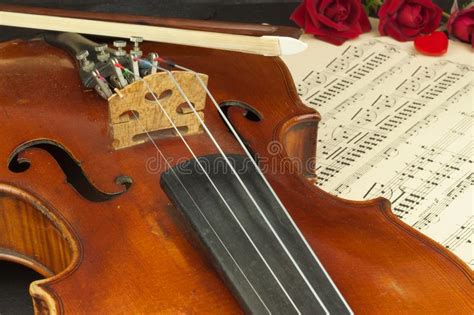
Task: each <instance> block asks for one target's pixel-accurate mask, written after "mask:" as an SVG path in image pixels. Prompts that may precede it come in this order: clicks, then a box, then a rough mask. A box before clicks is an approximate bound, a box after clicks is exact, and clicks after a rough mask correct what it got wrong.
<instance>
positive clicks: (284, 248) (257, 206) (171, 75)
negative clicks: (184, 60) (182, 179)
mask: <svg viewBox="0 0 474 315" xmlns="http://www.w3.org/2000/svg"><path fill="white" fill-rule="evenodd" d="M171 65H172V66H174V67H176V68H178V69H181V70H184V71H188V72H191V73H194V74H195V75H196V76H197V77H198V80H199V81H200V82H201V83H202V85H204V86H205V84H204V82H202V80H200V77H199V75H198V74H197V73H196V72H194V71H192V70H190V69H187V68H185V67H182V66H179V65H177V64H175V63H172V64H171ZM156 69H157V70H161V71H165V72H166V73H168V75H169V76H170V78H171V79H172V80H173V82H174V84H175V85H176V87H177V89H178V91H179V92H180V94H181V96H182V97H183V98H184V99H185V101H186V103H187V104H188V106H189V108H190V109H191V110H192V112H193V113H194V115H195V116H196V117H197V119H198V120H199V123H200V124H201V126H202V127H203V129H204V130H205V131H206V133H207V134H208V136H209V138H210V139H211V140H212V142H213V143H214V145H215V147H216V148H217V149H218V151H219V153H220V154H221V156H222V157H223V158H224V160H225V162H226V163H227V165H228V166H229V168H230V170H231V172H232V173H233V175H234V176H235V177H236V178H237V180H238V182H239V184H240V185H241V187H242V188H243V189H244V191H245V192H246V194H247V195H248V196H249V198H250V200H251V201H252V203H253V204H254V205H255V207H256V209H257V211H258V212H259V214H260V216H261V217H262V218H263V219H264V221H265V223H266V224H267V226H268V227H269V228H270V230H271V231H272V233H273V235H274V236H275V238H276V239H277V240H278V242H279V244H280V246H281V247H282V248H283V250H284V251H285V253H286V255H287V256H288V257H289V258H290V260H291V262H292V264H293V265H294V267H295V268H296V270H297V271H298V273H299V274H300V276H301V277H302V279H303V281H304V282H305V284H306V285H307V286H308V288H309V289H310V291H311V293H312V294H313V295H314V297H315V298H316V299H317V301H318V302H319V303H320V304H321V306H322V308H323V309H324V310H325V312H326V313H327V314H329V311H328V310H327V308H326V306H325V305H324V303H323V301H322V300H321V298H320V297H319V295H318V294H317V292H316V290H315V289H314V287H313V286H312V284H311V283H310V282H309V280H308V278H307V277H306V275H305V274H304V272H303V271H302V270H301V268H300V266H299V264H298V263H297V262H296V260H295V258H294V257H293V256H292V254H291V253H290V251H289V250H288V248H287V246H286V245H285V244H284V242H283V240H282V239H281V238H280V236H279V235H278V233H277V232H276V230H275V229H274V227H273V226H272V224H271V223H270V221H269V220H268V218H267V216H266V215H265V213H264V212H263V210H262V208H261V207H260V205H259V204H258V203H257V201H256V200H255V198H254V197H253V195H252V194H251V192H250V191H249V189H248V188H247V186H246V185H245V183H244V182H243V180H242V178H241V177H240V176H239V175H238V173H237V171H236V170H235V168H234V167H233V166H232V163H230V161H229V159H228V158H227V156H226V155H225V153H224V151H223V150H222V148H221V146H220V145H219V144H218V142H217V140H216V139H215V137H214V136H213V134H212V133H211V132H210V130H209V129H208V127H207V125H206V124H205V123H204V121H203V120H202V118H201V117H200V116H199V114H198V113H197V111H196V109H195V108H194V106H192V104H191V102H190V100H189V98H188V97H187V95H186V93H184V91H183V89H182V87H181V85H180V84H179V83H178V82H177V80H176V79H175V77H174V75H173V73H172V72H171V71H169V70H168V69H165V68H162V67H160V66H156ZM205 90H206V94H208V95H209V94H210V91H209V90H208V89H207V87H206V88H205ZM210 98H211V100H213V101H214V102H215V99H214V97H213V96H212V94H211V95H210ZM216 103H217V102H216ZM217 108H218V110H219V111H220V114H221V115H223V113H222V110H220V108H219V106H218V105H217ZM223 116H224V117H225V115H223ZM227 122H228V120H227ZM228 125H231V124H230V123H229V124H228ZM234 132H235V129H234ZM235 133H236V132H235ZM238 139H239V142H240V143H241V146H242V147H243V148H244V150H245V152H246V153H247V156H248V157H249V158H250V160H251V161H252V162H254V167H255V168H256V169H257V170H260V168H259V167H258V165H256V163H255V161H254V160H253V158H252V157H251V155H250V153H249V152H248V150H247V149H246V147H245V145H243V142H242V140H241V138H240V137H239V138H238ZM261 176H262V177H263V178H264V180H265V183H266V185H267V186H268V188H269V189H270V190H271V191H272V192H273V194H274V196H275V197H276V193H275V192H274V191H273V189H272V188H271V186H270V185H269V183H268V181H267V180H266V178H265V176H263V173H262V174H261ZM276 199H277V200H278V201H279V205H280V206H281V207H282V209H283V210H284V212H285V213H286V214H287V216H288V217H289V218H290V221H291V222H293V221H292V220H291V217H290V216H289V214H288V212H287V210H286V209H285V207H284V206H283V204H282V203H281V201H280V200H279V199H278V198H277V197H276ZM293 225H294V228H295V229H296V230H297V231H299V229H298V228H297V227H296V224H295V223H294V222H293ZM299 233H301V232H299ZM299 235H300V237H301V238H302V239H303V240H304V238H303V237H302V235H301V234H299ZM306 246H308V247H309V245H308V244H306ZM309 250H310V252H312V253H313V251H312V250H311V249H310V248H309ZM313 255H314V256H315V254H314V253H313ZM319 265H320V266H321V269H323V268H322V265H321V264H320V263H319ZM323 270H324V269H323ZM325 274H326V276H328V274H327V272H325ZM332 284H333V283H332ZM333 286H334V284H333ZM339 294H340V293H339Z"/></svg>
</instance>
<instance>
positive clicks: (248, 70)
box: [0, 39, 474, 314]
mask: <svg viewBox="0 0 474 315" xmlns="http://www.w3.org/2000/svg"><path fill="white" fill-rule="evenodd" d="M142 49H143V50H144V51H145V52H152V51H157V52H159V53H160V55H161V56H165V58H170V59H172V60H173V61H175V62H177V63H180V64H182V65H186V66H189V67H192V68H193V69H194V70H195V71H198V72H201V73H205V74H207V75H208V76H209V89H210V90H211V92H212V93H213V94H214V96H215V98H216V100H217V101H218V102H223V101H230V100H238V101H240V102H243V103H245V104H248V105H250V106H251V107H252V108H254V109H255V111H256V112H258V114H259V119H248V117H246V115H244V114H245V111H244V110H243V109H242V108H238V107H232V108H230V109H229V110H228V115H229V118H230V120H231V122H232V124H233V125H234V126H235V128H236V130H237V131H238V133H239V134H240V135H241V136H242V138H243V139H245V141H246V143H247V144H248V146H249V147H250V148H251V149H252V151H253V152H254V153H257V154H258V155H259V156H260V158H268V159H270V160H271V159H276V161H277V162H278V163H280V162H281V161H282V160H284V159H285V158H288V157H297V158H300V159H302V160H305V161H307V160H310V157H311V155H312V154H313V153H314V149H315V145H316V138H315V137H316V126H317V121H318V120H319V115H318V114H317V113H316V112H314V111H313V110H311V109H309V108H307V107H305V106H304V105H303V104H302V103H301V101H300V100H299V98H298V96H297V94H296V91H295V87H294V83H293V81H292V79H291V76H290V74H289V72H288V70H287V69H286V67H285V66H284V64H283V63H282V61H281V60H280V59H279V58H276V57H262V56H256V55H248V54H242V53H234V52H225V51H219V50H211V49H204V48H193V47H183V46H174V45H167V44H156V43H145V44H143V47H142ZM0 71H1V73H2V76H1V77H0V121H1V122H2V128H1V129H0V139H1V141H0V160H1V161H2V162H1V163H0V166H1V167H0V231H1V232H0V259H6V260H10V261H13V262H17V263H20V264H24V265H26V266H28V267H31V268H32V269H34V270H36V271H38V272H39V273H41V274H42V275H43V276H44V277H45V278H46V279H44V280H41V281H36V282H34V283H33V284H32V285H31V287H30V293H31V295H32V297H33V301H34V305H35V310H36V311H37V312H38V313H45V314H46V313H66V314H75V313H91V314H94V313H160V314H161V313H163V314H192V313H202V314H210V313H215V314H233V313H241V312H242V311H243V310H242V308H241V307H240V306H239V303H238V300H237V299H236V298H235V297H234V295H233V294H232V292H231V290H229V289H228V287H227V286H226V285H225V283H224V282H223V281H222V280H221V278H220V276H219V273H218V272H217V271H216V270H215V268H214V267H213V265H212V264H211V262H210V261H209V260H208V259H207V258H206V256H205V255H204V254H203V252H202V250H201V248H200V246H198V245H197V244H196V243H195V242H194V240H193V238H191V237H189V236H188V233H187V230H186V227H185V226H184V225H183V224H181V219H180V218H179V217H177V216H176V208H175V206H174V205H173V204H172V203H171V202H170V199H169V198H168V197H167V195H166V194H165V193H164V191H163V189H162V187H161V186H160V176H161V174H162V173H163V172H164V171H166V167H164V166H163V165H161V166H160V163H159V160H160V157H159V156H157V153H156V149H155V147H154V146H153V144H152V143H151V142H147V143H144V144H141V145H137V146H133V147H130V148H126V149H123V150H114V149H113V148H112V145H111V138H110V135H109V133H108V116H107V106H106V105H107V103H106V101H105V100H103V99H102V98H100V97H99V96H98V95H97V94H96V93H94V92H93V91H86V90H84V89H83V87H82V86H81V82H80V80H79V77H78V75H77V72H76V70H75V64H74V61H73V60H72V58H71V57H69V56H68V55H67V54H66V53H65V52H64V51H62V50H60V49H58V48H55V47H52V46H50V45H49V44H47V43H45V42H44V41H42V40H37V39H36V40H30V41H19V40H18V41H10V42H6V43H2V44H0ZM208 101H209V100H208ZM204 114H205V122H206V124H207V125H208V126H210V129H211V131H212V132H213V134H214V136H215V137H216V139H217V140H218V142H219V143H220V144H221V146H222V148H223V150H224V151H225V152H226V153H232V154H242V149H241V148H240V147H239V145H238V143H237V142H236V140H235V139H234V137H233V136H232V134H231V133H230V132H229V131H228V129H227V127H226V126H225V124H224V123H223V121H222V119H221V118H220V117H219V114H218V113H217V111H216V110H215V108H214V107H213V106H212V105H211V104H210V103H208V104H207V105H206V108H205V113H204ZM186 139H187V140H188V141H189V144H190V145H191V147H192V148H193V149H194V150H195V153H196V154H197V156H205V155H210V154H215V153H217V150H216V148H215V147H214V146H213V145H212V143H210V142H209V140H208V138H207V136H206V134H205V133H200V134H197V135H192V136H189V137H186ZM275 141H278V143H281V144H282V149H281V150H280V151H279V152H277V153H275V152H270V150H268V145H269V144H271V143H273V142H275ZM25 144H28V145H27V146H25ZM157 144H158V145H159V146H160V149H161V150H162V151H163V152H164V153H165V154H166V156H167V157H169V159H170V161H171V164H172V165H175V164H176V163H177V161H180V160H182V159H183V158H185V159H191V158H192V156H191V154H190V153H189V151H187V150H186V148H185V146H184V145H183V144H182V142H181V141H180V140H179V138H177V137H168V138H164V139H158V140H157ZM59 151H61V152H62V153H58V152H59ZM64 152H66V154H65V153H64ZM13 159H16V160H17V161H18V162H19V165H20V166H18V165H16V167H15V166H14V165H13V164H14V161H13ZM26 161H27V163H29V167H28V168H22V167H21V165H22V163H23V164H24V163H26ZM67 161H75V163H74V165H71V163H70V162H67ZM12 163H13V164H12ZM316 163H317V161H316ZM9 165H10V167H9ZM12 165H13V166H12ZM78 168H79V169H80V170H81V171H80V172H79V173H80V174H79V173H77V169H78ZM75 170H76V171H75ZM74 174H76V175H77V174H79V175H81V174H82V175H83V176H84V177H85V178H87V179H88V181H89V184H90V185H91V186H92V187H91V188H87V189H86V188H84V187H83V186H85V185H88V184H87V183H84V182H80V181H78V182H75V181H74V179H73V178H72V177H73V176H75V175H74ZM82 175H81V176H82ZM124 175H126V176H128V177H127V178H129V179H131V182H133V184H132V185H131V187H130V188H129V189H128V190H127V191H123V188H122V187H121V185H118V184H117V183H116V182H114V180H115V179H116V178H120V176H124ZM306 175H307V176H306V177H305V176H303V175H302V174H288V173H286V172H269V173H268V174H267V179H268V181H269V182H270V184H271V185H272V186H273V188H274V189H275V191H276V193H277V194H278V196H279V197H280V198H281V200H282V202H283V203H284V204H285V205H286V207H287V209H288V211H289V213H290V215H291V216H292V218H293V220H294V221H295V223H296V225H297V226H298V227H299V229H300V230H301V232H302V234H303V235H304V237H305V238H306V240H307V242H308V243H309V245H310V247H311V248H312V249H313V250H314V252H315V253H316V255H317V256H318V258H319V259H320V261H321V262H322V264H323V265H324V267H325V268H326V270H327V272H328V273H329V274H330V275H331V277H332V279H333V281H334V283H335V284H336V286H337V287H338V288H339V290H340V292H341V294H342V295H343V296H344V298H345V299H346V301H347V303H348V304H349V305H350V307H351V308H352V310H353V311H354V312H355V313H356V314H472V313H473V311H474V295H473V290H472V288H473V287H472V286H473V274H472V271H471V270H470V269H469V268H468V267H467V266H466V265H465V264H464V263H463V262H462V261H460V260H459V259H458V258H457V257H455V256H454V255H452V254H451V253H449V252H448V251H447V250H446V249H444V248H443V247H441V246H440V245H439V244H437V243H435V242H434V241H432V240H430V239H428V238H427V237H425V236H423V235H422V234H421V233H419V232H417V231H415V230H414V229H412V228H411V227H409V226H408V225H406V224H404V223H403V222H401V221H400V220H399V219H397V218H396V216H395V215H394V214H393V213H392V212H391V210H390V204H389V202H388V201H387V200H385V199H382V198H379V199H375V200H370V201H364V202H356V201H349V200H343V199H340V198H337V197H335V196H332V195H330V194H327V193H325V192H324V191H322V190H320V189H319V188H318V187H316V186H314V184H313V183H312V181H311V180H310V179H308V177H311V174H310V172H309V171H308V173H307V174H306ZM131 182H130V183H131ZM130 183H129V184H130ZM119 184H123V182H121V183H119ZM81 185H82V188H81ZM75 186H76V187H75ZM88 189H89V191H91V190H94V189H95V190H97V191H101V192H103V194H102V195H107V194H108V195H110V196H111V197H110V198H105V197H104V200H101V201H97V200H96V201H91V200H89V199H91V198H89V199H88V196H89V195H91V194H92V193H87V191H88ZM79 191H82V194H81V193H79ZM113 192H121V194H119V195H113V194H112V193H113ZM88 194H89V195H88ZM92 199H93V198H92Z"/></svg>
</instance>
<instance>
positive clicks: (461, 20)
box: [448, 7, 474, 47]
mask: <svg viewBox="0 0 474 315" xmlns="http://www.w3.org/2000/svg"><path fill="white" fill-rule="evenodd" d="M448 32H449V34H451V35H453V36H454V37H456V38H457V39H459V40H461V41H463V42H467V43H469V42H470V43H471V45H472V47H474V35H473V32H474V7H470V8H468V9H465V10H461V11H456V12H454V13H453V14H451V16H450V17H449V20H448Z"/></svg>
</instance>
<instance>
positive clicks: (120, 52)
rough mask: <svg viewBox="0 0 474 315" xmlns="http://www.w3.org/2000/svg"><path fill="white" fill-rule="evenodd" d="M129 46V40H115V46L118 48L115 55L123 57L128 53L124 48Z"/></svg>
mask: <svg viewBox="0 0 474 315" xmlns="http://www.w3.org/2000/svg"><path fill="white" fill-rule="evenodd" d="M126 46H127V42H126V41H124V40H116V41H114V47H115V48H117V50H116V51H115V56H117V57H123V56H126V55H127V52H126V51H125V50H123V48H125V47H126Z"/></svg>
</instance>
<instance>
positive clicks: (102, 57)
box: [94, 44, 110, 62]
mask: <svg viewBox="0 0 474 315" xmlns="http://www.w3.org/2000/svg"><path fill="white" fill-rule="evenodd" d="M107 48H108V46H107V44H99V45H97V46H95V47H94V49H95V51H96V52H97V60H99V61H101V62H106V61H107V60H109V58H110V54H109V53H107V52H106V49H107Z"/></svg>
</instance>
